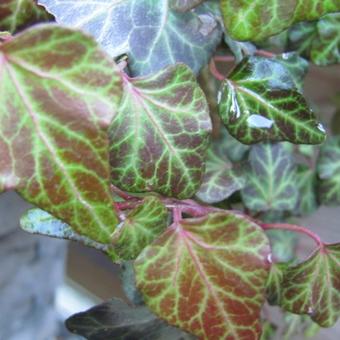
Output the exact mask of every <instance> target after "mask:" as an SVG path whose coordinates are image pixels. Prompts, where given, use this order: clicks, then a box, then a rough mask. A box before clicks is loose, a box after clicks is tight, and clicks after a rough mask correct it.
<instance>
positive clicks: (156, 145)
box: [110, 64, 211, 198]
mask: <svg viewBox="0 0 340 340" xmlns="http://www.w3.org/2000/svg"><path fill="white" fill-rule="evenodd" d="M124 90H125V91H124V96H123V99H122V102H121V105H120V109H119V112H118V114H117V115H116V116H115V118H114V120H113V121H112V124H111V127H110V136H111V165H112V178H113V182H114V184H115V185H117V186H118V187H120V188H122V189H123V190H125V191H128V192H150V191H154V192H158V193H160V194H163V195H166V196H175V197H179V198H187V197H191V196H193V195H194V194H195V193H196V191H197V190H198V188H199V186H200V183H201V179H202V176H203V174H204V161H205V156H206V150H207V148H208V143H209V135H210V132H211V122H210V117H209V110H208V105H207V102H206V99H205V97H204V94H203V92H202V90H201V89H200V88H199V86H198V84H197V82H196V79H195V76H194V75H193V74H192V72H191V71H190V69H189V68H188V67H187V66H185V65H183V64H178V65H176V66H170V67H168V68H166V69H164V70H163V71H161V72H159V73H158V74H155V75H153V76H151V77H146V78H136V79H125V81H124Z"/></svg>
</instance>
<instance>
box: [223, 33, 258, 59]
mask: <svg viewBox="0 0 340 340" xmlns="http://www.w3.org/2000/svg"><path fill="white" fill-rule="evenodd" d="M224 42H225V43H226V44H227V45H228V47H229V49H230V51H231V52H232V53H233V55H234V57H235V61H236V62H237V63H239V62H240V61H242V60H243V58H245V57H246V56H247V55H253V54H254V53H255V51H256V46H255V45H253V44H251V43H250V42H242V41H236V40H234V39H232V38H230V36H229V35H228V34H227V33H226V32H225V34H224Z"/></svg>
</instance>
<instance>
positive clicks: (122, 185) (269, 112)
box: [0, 0, 340, 340]
mask: <svg viewBox="0 0 340 340" xmlns="http://www.w3.org/2000/svg"><path fill="white" fill-rule="evenodd" d="M337 11H340V3H339V1H338V0H308V1H305V0H295V1H279V0H271V1H264V0H256V1H253V0H252V1H250V0H249V1H248V0H247V1H237V0H236V1H235V0H221V1H218V0H206V1H204V0H185V1H177V0H157V1H156V0H138V1H137V0H119V1H118V0H102V1H90V0H84V1H80V0H79V1H77V0H74V1H69V0H38V1H33V0H21V1H19V0H6V1H2V3H1V5H0V104H1V105H0V120H1V124H0V156H1V157H0V192H5V191H9V190H15V191H17V192H18V193H19V194H20V195H21V196H22V197H23V198H24V199H26V200H27V201H28V202H30V203H31V204H33V205H34V206H35V208H34V209H32V210H29V211H28V212H27V213H26V214H25V215H24V216H23V217H22V219H21V226H22V228H23V229H24V230H25V231H27V232H30V233H36V234H42V235H47V236H52V237H57V238H65V239H69V240H73V241H76V242H82V243H84V244H85V245H87V246H89V247H94V248H96V249H98V250H99V251H102V252H104V253H105V254H107V255H108V256H109V257H110V258H111V259H112V261H113V262H114V263H118V264H120V265H121V267H122V271H123V275H122V277H123V280H122V283H123V287H124V289H125V290H126V294H127V296H128V297H129V298H130V300H131V303H130V304H129V305H128V304H126V303H124V302H123V301H120V300H117V299H116V298H113V299H112V300H111V301H108V302H106V303H104V304H102V305H99V306H95V307H93V308H92V309H90V310H89V311H85V312H82V313H80V314H77V315H74V316H72V317H71V318H70V319H68V320H67V322H66V325H67V327H68V328H69V330H70V331H71V332H74V333H77V334H81V335H83V336H85V337H86V338H88V339H108V338H110V339H136V338H138V339H148V340H149V339H168V338H169V339H196V338H198V339H214V340H215V339H245V340H252V339H271V338H273V337H275V336H276V335H277V333H278V328H277V327H276V326H275V324H273V323H272V320H271V319H270V317H268V310H267V308H268V304H266V302H268V303H269V304H272V305H278V306H279V307H281V310H282V313H283V315H284V321H283V324H284V325H285V327H286V328H285V330H284V332H283V333H282V334H281V335H282V336H283V337H284V338H289V337H290V336H291V335H293V334H295V333H298V332H300V334H301V332H304V334H305V335H306V336H307V335H308V334H314V333H315V332H316V331H317V330H318V329H319V327H331V326H333V325H334V324H335V322H336V321H337V319H338V318H339V316H340V240H337V239H336V235H334V243H332V244H329V243H326V242H324V241H323V240H322V239H321V238H320V237H319V236H318V235H317V234H315V233H314V232H312V231H311V230H310V229H309V228H308V227H303V226H300V225H298V224H297V222H296V217H300V216H305V215H308V214H311V213H313V212H314V211H316V210H317V209H318V207H319V206H320V205H321V204H325V205H337V204H340V175H339V174H340V136H339V134H337V133H339V129H337V128H336V126H335V125H336V124H337V123H336V122H337V121H338V120H337V118H334V119H333V127H332V126H331V125H326V126H325V127H324V126H323V125H322V121H324V119H323V117H322V115H320V114H319V112H317V113H315V112H314V110H312V108H311V106H310V103H309V102H310V98H306V97H305V95H304V91H303V85H304V78H305V75H306V73H307V72H308V66H309V63H314V64H316V65H319V66H324V65H330V64H336V63H338V62H340V60H339V59H340V58H339V56H340V52H339V48H340V46H339V40H340V35H339V31H340V24H339V15H340V13H337ZM278 44H279V45H280V51H277V47H278ZM263 46H266V49H265V50H264V49H263ZM226 64H228V65H229V66H231V71H230V72H229V73H227V72H226V71H225V70H226V69H227V68H228V67H226ZM229 68H230V67H229ZM326 131H327V132H326ZM331 131H334V132H335V133H333V134H332V132H331ZM323 227H324V228H326V227H327V226H323ZM300 234H304V235H307V236H308V237H310V238H311V239H312V240H313V241H314V243H315V249H314V251H313V253H312V254H311V255H310V256H309V257H307V258H299V257H298V256H297V252H296V244H297V237H298V235H300Z"/></svg>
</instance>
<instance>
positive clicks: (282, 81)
mask: <svg viewBox="0 0 340 340" xmlns="http://www.w3.org/2000/svg"><path fill="white" fill-rule="evenodd" d="M219 105H220V109H219V111H220V116H221V118H222V120H223V123H224V125H225V126H226V128H227V129H228V131H229V132H230V134H231V135H232V136H234V137H235V138H237V139H238V140H239V141H241V142H242V143H245V144H253V143H257V142H260V141H263V140H270V141H289V142H292V143H295V144H320V143H322V142H323V141H324V139H325V131H324V129H323V127H322V125H321V124H320V123H319V122H318V121H317V120H316V118H315V116H314V113H313V112H312V111H311V109H310V108H309V107H308V104H307V102H306V100H305V99H304V98H303V96H302V95H301V94H300V93H299V92H298V90H297V89H296V87H295V81H294V79H293V77H292V74H291V71H290V70H289V69H287V68H286V67H285V66H284V65H283V62H282V61H276V60H273V59H266V58H262V57H250V58H247V59H244V60H243V61H242V62H241V63H240V64H238V65H237V66H236V68H235V69H234V70H233V71H232V72H231V74H230V75H229V77H228V79H226V80H225V81H224V82H223V83H222V88H221V97H220V104H219Z"/></svg>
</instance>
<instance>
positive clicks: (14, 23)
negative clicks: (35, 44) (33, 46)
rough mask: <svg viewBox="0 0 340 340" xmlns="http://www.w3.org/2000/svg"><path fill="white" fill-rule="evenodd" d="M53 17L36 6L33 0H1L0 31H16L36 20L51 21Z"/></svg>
mask: <svg viewBox="0 0 340 340" xmlns="http://www.w3.org/2000/svg"><path fill="white" fill-rule="evenodd" d="M52 19H53V17H52V16H51V15H50V14H49V13H47V12H46V11H45V9H44V8H43V7H41V6H38V5H37V3H36V1H35V0H1V2H0V31H2V30H3V31H9V32H11V33H16V32H18V31H19V30H22V29H24V28H25V27H29V26H31V25H33V24H35V23H38V22H45V21H51V20H52Z"/></svg>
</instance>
